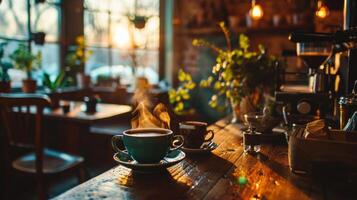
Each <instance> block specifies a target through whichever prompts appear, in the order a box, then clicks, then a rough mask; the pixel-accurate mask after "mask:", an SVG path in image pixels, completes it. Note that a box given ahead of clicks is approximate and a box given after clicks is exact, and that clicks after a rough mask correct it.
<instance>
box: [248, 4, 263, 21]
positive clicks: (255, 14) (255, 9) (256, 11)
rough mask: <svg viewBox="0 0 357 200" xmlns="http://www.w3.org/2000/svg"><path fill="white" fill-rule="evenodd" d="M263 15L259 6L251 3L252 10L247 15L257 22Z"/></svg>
mask: <svg viewBox="0 0 357 200" xmlns="http://www.w3.org/2000/svg"><path fill="white" fill-rule="evenodd" d="M263 14H264V13H263V8H262V7H261V6H260V5H258V4H255V3H253V4H252V8H251V9H250V11H249V15H250V16H251V17H252V18H253V19H254V20H259V19H261V18H262V17H263Z"/></svg>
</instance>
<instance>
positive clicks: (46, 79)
mask: <svg viewBox="0 0 357 200" xmlns="http://www.w3.org/2000/svg"><path fill="white" fill-rule="evenodd" d="M42 83H43V86H44V87H45V89H46V90H47V91H48V92H56V91H57V90H58V89H61V88H63V87H64V86H65V84H66V77H65V73H64V72H63V71H61V72H60V73H59V74H58V75H57V76H56V77H55V79H54V80H51V77H50V75H49V74H48V73H46V72H45V73H43V79H42Z"/></svg>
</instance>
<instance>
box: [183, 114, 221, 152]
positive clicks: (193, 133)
mask: <svg viewBox="0 0 357 200" xmlns="http://www.w3.org/2000/svg"><path fill="white" fill-rule="evenodd" d="M179 127H180V134H181V135H182V136H183V137H184V140H185V143H184V146H185V147H187V148H200V147H201V145H202V144H203V143H204V142H208V141H211V140H212V139H213V137H214V133H213V131H212V130H207V123H205V122H198V121H186V122H181V123H180V124H179ZM207 134H210V136H209V137H208V138H207V139H206V136H207Z"/></svg>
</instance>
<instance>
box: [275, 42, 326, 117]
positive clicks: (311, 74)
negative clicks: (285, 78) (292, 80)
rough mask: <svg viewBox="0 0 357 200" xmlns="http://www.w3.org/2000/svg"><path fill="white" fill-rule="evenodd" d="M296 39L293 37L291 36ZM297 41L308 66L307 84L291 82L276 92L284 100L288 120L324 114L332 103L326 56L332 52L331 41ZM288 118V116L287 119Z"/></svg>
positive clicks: (277, 97)
mask: <svg viewBox="0 0 357 200" xmlns="http://www.w3.org/2000/svg"><path fill="white" fill-rule="evenodd" d="M292 39H295V38H292V37H290V40H292ZM292 41H293V42H296V53H297V56H299V57H300V58H302V59H303V61H304V64H305V65H306V67H308V74H307V76H308V83H307V85H306V87H301V86H294V85H289V86H288V87H285V89H282V90H278V91H276V93H275V97H276V100H277V101H279V102H283V104H284V108H283V114H284V118H285V121H286V123H288V122H287V121H290V122H292V123H297V124H303V123H306V122H308V121H311V120H313V119H317V118H320V117H325V116H326V115H327V114H328V113H329V111H330V109H331V108H330V106H331V87H329V85H331V82H330V81H331V78H330V76H331V75H330V74H329V71H330V70H329V66H328V64H327V60H329V59H328V58H329V57H330V55H331V48H332V43H331V42H326V41H314V42H304V41H295V40H292ZM288 118H289V119H288Z"/></svg>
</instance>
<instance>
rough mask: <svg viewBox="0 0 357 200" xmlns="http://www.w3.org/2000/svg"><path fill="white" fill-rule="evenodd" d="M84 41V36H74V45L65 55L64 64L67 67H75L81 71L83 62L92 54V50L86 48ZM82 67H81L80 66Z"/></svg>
mask: <svg viewBox="0 0 357 200" xmlns="http://www.w3.org/2000/svg"><path fill="white" fill-rule="evenodd" d="M86 46H87V44H86V41H85V39H84V36H83V35H81V36H78V37H77V38H76V46H75V48H74V49H73V50H72V51H70V52H69V53H68V54H67V56H66V64H67V65H68V66H69V67H75V68H77V70H78V71H83V68H84V64H85V63H86V62H87V61H88V59H89V58H90V57H91V56H92V54H93V51H91V50H87V49H86ZM81 67H82V68H81Z"/></svg>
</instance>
